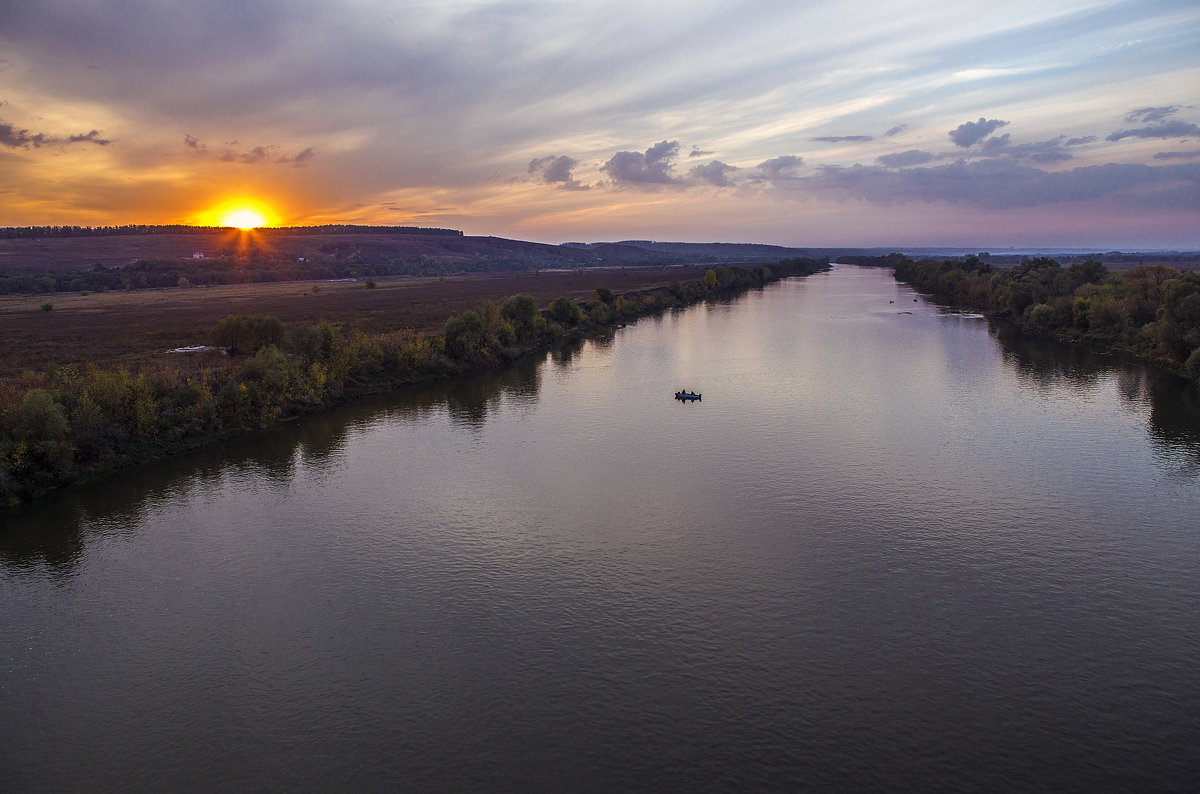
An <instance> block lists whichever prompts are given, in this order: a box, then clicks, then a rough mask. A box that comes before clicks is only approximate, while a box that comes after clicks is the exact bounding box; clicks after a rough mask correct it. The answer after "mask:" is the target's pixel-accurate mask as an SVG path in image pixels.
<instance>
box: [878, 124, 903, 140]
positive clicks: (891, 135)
mask: <svg viewBox="0 0 1200 794" xmlns="http://www.w3.org/2000/svg"><path fill="white" fill-rule="evenodd" d="M906 129H908V125H907V124H897V125H896V126H895V127H892V128H891V129H890V130H888V131H887V132H885V133H884V134H883V137H885V138H894V137H896V136H897V135H899V134H900V133H902V132H904V131H905V130H906Z"/></svg>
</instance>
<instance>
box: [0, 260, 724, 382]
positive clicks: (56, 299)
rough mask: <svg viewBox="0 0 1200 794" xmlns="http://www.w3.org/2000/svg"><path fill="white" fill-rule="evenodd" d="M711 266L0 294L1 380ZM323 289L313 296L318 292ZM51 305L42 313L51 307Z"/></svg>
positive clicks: (194, 363) (437, 320) (396, 324)
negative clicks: (247, 328) (272, 331)
mask: <svg viewBox="0 0 1200 794" xmlns="http://www.w3.org/2000/svg"><path fill="white" fill-rule="evenodd" d="M706 269H707V267H706V266H677V267H669V268H663V267H653V268H651V267H627V268H611V269H610V268H589V269H585V270H580V271H569V270H563V271H557V270H550V271H547V270H543V271H541V272H540V273H538V274H537V275H532V274H517V273H512V274H507V273H506V274H472V275H464V276H446V277H444V278H438V277H428V278H427V277H407V276H397V277H391V278H376V279H375V281H376V283H377V286H376V288H375V289H367V288H366V285H365V283H364V282H362V281H360V282H358V283H326V282H324V281H292V282H282V283H268V284H237V285H226V286H211V287H190V288H173V289H156V290H141V291H135V292H105V293H92V294H89V295H80V294H68V293H57V294H54V295H37V296H32V297H30V296H19V297H18V296H12V297H8V296H0V378H11V377H14V376H16V375H19V374H20V373H21V372H23V371H25V370H35V371H37V370H45V369H48V368H51V367H56V366H60V365H63V364H67V363H71V362H77V363H80V364H83V363H87V362H92V363H95V364H97V365H98V366H101V367H105V368H109V367H117V366H130V367H132V366H136V365H140V364H152V363H156V362H158V363H165V362H170V363H171V364H172V365H174V366H179V367H181V368H184V369H190V368H193V367H200V366H204V365H205V364H211V363H215V360H219V359H216V357H217V356H219V355H220V354H179V353H176V354H167V353H166V352H165V351H167V350H170V349H173V348H178V347H186V346H191V345H202V344H206V343H207V342H208V334H209V331H210V330H211V329H212V328H213V326H214V325H216V323H217V321H218V320H220V319H221V318H222V317H224V316H226V315H229V314H268V315H274V316H276V317H278V318H279V319H280V320H282V321H283V322H284V323H312V322H318V321H320V320H329V321H331V322H336V323H341V324H342V325H343V326H345V327H347V328H361V329H363V330H370V331H387V330H395V329H399V328H414V329H417V330H421V331H437V330H440V329H441V327H442V325H443V324H444V323H445V321H446V319H447V318H448V317H450V316H452V315H455V314H461V313H462V312H464V311H466V310H468V309H472V308H475V307H477V306H480V305H482V304H483V303H484V302H486V301H489V300H491V301H495V302H497V303H498V302H500V301H501V300H503V299H504V298H506V297H508V296H510V295H516V294H520V293H528V294H530V295H533V296H534V297H535V298H537V300H538V302H539V303H540V304H541V305H542V306H543V307H545V306H547V305H548V304H549V303H550V301H552V300H554V299H555V298H557V297H567V298H570V299H572V300H581V299H587V298H590V297H591V296H592V293H593V292H594V291H595V290H596V289H597V288H598V287H607V288H609V289H611V290H612V291H613V292H617V293H621V292H631V291H636V290H641V289H650V288H653V287H659V286H665V285H668V284H671V283H674V282H677V281H687V280H689V279H695V278H701V277H702V276H703V274H704V271H705V270H706ZM314 286H315V287H317V288H318V291H317V292H313V287H314ZM46 302H50V303H52V304H53V307H54V308H53V310H52V311H49V312H47V311H43V310H42V308H41V306H42V304H43V303H46Z"/></svg>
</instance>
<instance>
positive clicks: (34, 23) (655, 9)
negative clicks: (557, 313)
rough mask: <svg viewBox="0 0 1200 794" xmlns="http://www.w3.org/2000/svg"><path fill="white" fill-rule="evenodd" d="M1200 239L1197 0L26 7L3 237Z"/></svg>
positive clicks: (18, 1) (162, 1)
mask: <svg viewBox="0 0 1200 794" xmlns="http://www.w3.org/2000/svg"><path fill="white" fill-rule="evenodd" d="M238 209H249V210H252V211H255V212H258V213H259V214H260V215H262V216H263V218H264V219H265V221H266V222H267V223H270V224H272V225H309V224H319V223H359V224H381V225H416V226H436V227H445V228H454V229H461V230H463V231H464V232H465V233H466V234H471V235H495V236H499V237H510V238H517V239H523V240H535V241H541V242H549V243H558V242H566V241H582V242H595V241H604V240H622V239H654V240H673V241H692V242H763V243H776V244H780V245H792V246H814V247H816V246H889V245H892V246H900V245H909V246H917V245H946V246H966V247H978V248H979V249H980V250H997V249H1002V248H1004V247H1008V246H1013V247H1018V248H1023V247H1036V246H1043V247H1051V246H1053V247H1073V246H1079V247H1092V248H1103V249H1105V250H1110V249H1125V250H1130V249H1155V248H1185V249H1200V2H1197V0H1111V1H1109V2H1095V1H1094V0H1093V1H1084V0H1078V1H1077V0H1007V2H1005V3H991V2H989V3H984V2H971V1H970V0H960V1H959V2H947V1H946V0H890V2H888V3H881V2H878V0H829V1H826V0H788V1H787V2H783V1H782V0H745V1H734V0H728V1H726V0H688V1H687V2H682V1H681V0H680V1H677V0H656V1H655V2H645V0H638V2H629V1H627V0H436V2H435V1H433V0H339V1H338V2H336V3H335V2H323V1H312V0H310V1H306V0H253V1H250V0H205V1H204V2H196V1H195V0H190V2H177V1H176V0H90V1H85V0H0V226H24V225H43V224H53V225H57V224H72V225H90V226H98V225H119V224H128V223H152V224H159V223H194V224H201V225H213V224H217V223H220V222H222V219H223V218H225V217H227V215H228V214H229V213H231V212H233V211H235V210H238Z"/></svg>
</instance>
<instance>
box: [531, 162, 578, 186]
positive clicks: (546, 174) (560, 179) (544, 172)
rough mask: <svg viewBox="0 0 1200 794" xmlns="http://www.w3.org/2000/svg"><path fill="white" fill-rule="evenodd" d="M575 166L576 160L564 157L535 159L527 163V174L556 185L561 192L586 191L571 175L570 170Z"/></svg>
mask: <svg viewBox="0 0 1200 794" xmlns="http://www.w3.org/2000/svg"><path fill="white" fill-rule="evenodd" d="M577 165H579V161H578V160H576V159H575V158H574V157H567V156H566V155H561V156H558V157H555V156H554V155H551V156H549V157H535V158H534V159H532V160H530V161H529V173H531V174H538V175H540V176H541V178H542V181H543V182H546V183H547V184H552V185H553V184H556V185H558V186H559V187H560V188H562V189H563V190H587V189H588V186H587V185H584V184H581V183H580V182H579V181H578V180H577V179H575V177H573V176H572V175H571V169H573V168H574V167H575V166H577Z"/></svg>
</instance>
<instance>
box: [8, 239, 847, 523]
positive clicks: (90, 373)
mask: <svg viewBox="0 0 1200 794" xmlns="http://www.w3.org/2000/svg"><path fill="white" fill-rule="evenodd" d="M828 267H829V265H828V264H827V263H826V262H825V261H822V260H812V259H793V260H784V261H780V262H777V263H774V264H769V265H762V266H759V267H756V268H753V269H748V268H742V267H717V268H713V269H711V270H708V271H707V272H705V274H704V277H703V278H702V279H697V280H689V281H683V282H677V283H674V284H671V285H670V286H668V287H662V288H657V289H651V290H644V291H636V292H627V293H625V294H617V293H614V292H613V291H612V290H610V289H606V288H600V289H597V290H596V291H595V293H594V295H593V296H592V298H591V299H590V300H586V301H582V302H580V301H572V300H569V299H568V298H558V299H556V300H554V301H552V302H550V303H549V305H548V306H546V307H545V308H543V307H542V306H540V305H539V304H538V301H537V300H536V299H535V298H533V297H532V296H530V295H521V294H519V295H514V296H511V297H508V298H506V299H504V300H502V301H501V302H499V303H496V302H494V301H488V302H486V303H484V304H483V305H482V306H479V307H478V308H475V309H470V310H468V311H466V312H463V313H461V314H458V315H455V316H452V317H449V318H448V319H447V320H446V321H445V324H444V326H443V328H442V330H441V331H440V332H439V333H421V332H419V331H416V330H412V329H400V330H393V331H386V332H369V331H363V330H360V329H356V328H353V327H349V326H346V325H343V324H339V323H334V322H330V321H319V322H315V323H310V322H298V323H292V324H285V323H282V322H281V321H280V320H278V319H277V318H275V317H271V316H262V315H257V316H255V315H231V316H228V317H225V318H223V319H222V320H220V322H218V323H217V324H216V326H215V327H214V328H212V330H211V333H210V335H209V338H208V339H206V340H196V341H197V342H201V341H205V342H210V343H211V344H214V345H220V346H221V347H223V348H225V350H226V351H227V352H228V355H227V356H224V357H222V358H220V359H218V360H217V361H218V363H215V364H213V365H212V366H210V367H205V368H202V369H194V368H193V369H189V370H183V369H180V368H178V367H175V366H171V365H169V364H165V363H160V364H157V365H146V366H140V367H137V368H133V369H130V368H125V367H118V368H115V369H106V368H102V367H99V366H97V365H95V364H86V365H82V366H81V365H78V364H70V365H67V366H62V367H57V368H52V369H49V370H47V371H43V372H34V371H26V372H24V373H23V374H22V375H20V376H19V377H17V378H14V379H9V380H5V381H0V506H13V505H15V504H18V503H20V502H22V501H24V500H28V499H30V498H34V497H36V496H39V495H41V494H44V493H46V492H47V491H49V490H51V489H53V488H55V487H58V486H60V485H63V484H65V483H68V482H71V481H73V480H77V479H80V478H85V477H92V476H98V475H102V474H104V473H106V472H109V471H111V470H113V469H115V468H117V467H119V466H122V465H126V464H129V463H132V462H136V461H144V460H151V459H154V458H158V457H162V456H164V455H168V454H171V453H174V452H178V451H182V450H186V449H191V448H195V447H198V446H200V445H203V444H206V443H210V442H212V441H213V440H216V439H220V438H225V437H229V436H232V435H235V434H238V433H241V432H245V431H247V430H249V429H253V428H258V427H263V426H266V425H269V424H271V423H273V422H277V421H280V420H284V419H287V418H291V417H295V416H299V415H302V414H304V413H306V412H310V411H313V410H317V409H320V408H322V407H324V406H328V405H332V404H335V403H338V402H341V401H344V400H347V399H350V398H353V397H356V396H360V395H365V394H370V393H375V392H381V391H385V390H389V389H394V388H398V387H400V386H403V385H404V384H407V383H413V382H417V381H422V380H430V379H439V378H448V377H453V376H456V375H460V374H463V373H466V372H470V371H472V370H477V369H481V368H486V367H494V366H499V365H502V364H505V363H507V362H509V361H512V360H513V359H515V358H517V357H518V356H520V355H522V354H524V353H526V352H528V351H530V350H533V349H537V348H545V347H547V346H549V345H551V344H553V343H554V342H556V341H557V340H560V339H562V338H563V337H565V336H568V335H582V334H588V333H594V332H598V331H601V330H603V329H606V328H608V327H611V326H614V325H619V324H622V323H626V322H629V321H632V320H635V319H637V318H639V317H643V316H647V315H652V314H657V313H660V312H662V311H665V310H667V309H671V308H676V307H682V306H686V305H689V304H692V303H696V302H699V301H703V300H707V299H713V298H717V297H720V296H728V295H733V294H736V293H738V292H741V291H744V290H747V289H750V288H754V287H757V286H761V285H763V284H766V283H768V282H771V281H775V280H777V279H779V278H782V277H786V276H797V275H808V274H811V273H815V272H818V271H821V270H825V269H828Z"/></svg>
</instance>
